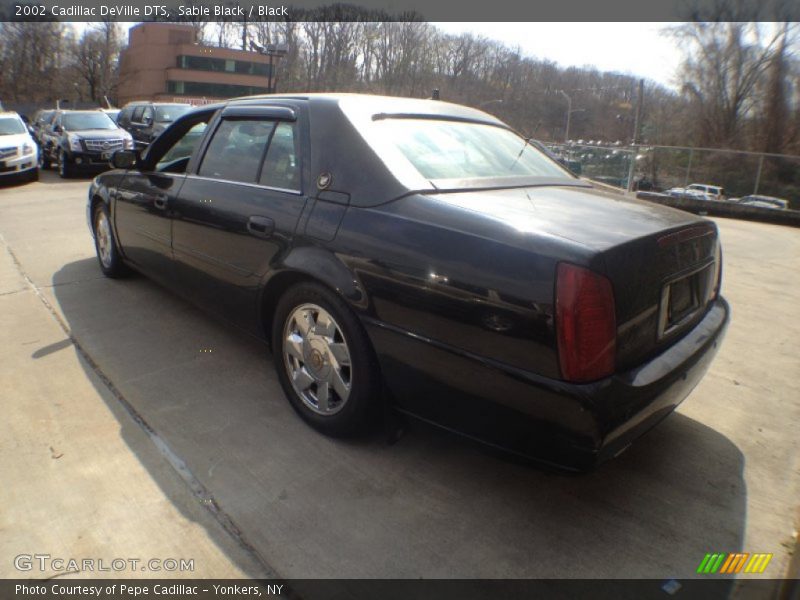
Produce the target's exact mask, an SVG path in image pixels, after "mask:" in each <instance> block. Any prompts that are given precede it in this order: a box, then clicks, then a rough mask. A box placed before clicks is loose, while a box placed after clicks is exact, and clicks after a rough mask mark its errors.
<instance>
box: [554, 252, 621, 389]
mask: <svg viewBox="0 0 800 600" xmlns="http://www.w3.org/2000/svg"><path fill="white" fill-rule="evenodd" d="M556 337H557V341H558V359H559V364H560V366H561V376H562V377H563V378H564V379H566V380H568V381H594V380H596V379H602V378H603V377H606V376H608V375H611V374H612V373H613V372H614V355H615V352H616V339H617V320H616V317H615V311H614V292H613V290H612V288H611V282H610V281H609V280H608V279H606V278H605V277H603V276H602V275H598V274H597V273H593V272H592V271H590V270H588V269H584V268H583V267H578V266H576V265H571V264H569V263H559V265H558V273H557V278H556Z"/></svg>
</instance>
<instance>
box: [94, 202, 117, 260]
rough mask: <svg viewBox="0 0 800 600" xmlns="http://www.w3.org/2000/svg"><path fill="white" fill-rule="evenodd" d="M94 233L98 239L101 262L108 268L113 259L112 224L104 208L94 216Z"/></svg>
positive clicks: (98, 252)
mask: <svg viewBox="0 0 800 600" xmlns="http://www.w3.org/2000/svg"><path fill="white" fill-rule="evenodd" d="M94 235H95V239H96V240H97V255H98V256H99V257H100V262H101V263H103V266H104V267H105V268H106V269H110V268H111V261H112V259H113V256H112V241H111V225H110V224H109V222H108V217H107V216H106V213H105V211H103V210H98V211H97V216H95V218H94Z"/></svg>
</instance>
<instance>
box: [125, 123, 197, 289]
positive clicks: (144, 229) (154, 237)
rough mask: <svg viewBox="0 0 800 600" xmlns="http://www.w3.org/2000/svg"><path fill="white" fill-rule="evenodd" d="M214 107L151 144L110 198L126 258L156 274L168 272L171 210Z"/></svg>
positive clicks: (170, 267)
mask: <svg viewBox="0 0 800 600" xmlns="http://www.w3.org/2000/svg"><path fill="white" fill-rule="evenodd" d="M212 114H213V113H212V112H209V113H207V114H206V113H204V114H199V115H197V116H195V117H194V118H193V119H187V120H183V121H182V122H179V123H176V125H175V126H174V127H172V128H170V129H169V130H168V131H167V132H165V134H164V135H165V137H164V139H160V140H159V143H158V145H157V146H154V147H152V148H150V150H151V151H149V152H148V153H147V154H146V155H145V156H144V158H143V160H142V164H141V168H140V169H131V170H129V171H128V172H127V173H126V174H125V179H124V180H123V182H122V185H121V186H120V187H119V189H118V190H117V195H116V201H115V203H114V222H115V224H116V233H117V239H118V240H119V242H120V247H121V248H122V252H123V254H124V255H125V258H126V259H127V260H129V261H130V262H132V263H133V264H134V265H135V266H136V267H137V268H139V269H141V270H143V271H145V272H147V273H149V274H150V275H152V276H154V277H156V278H159V277H160V278H162V279H164V278H170V277H171V276H172V220H171V216H172V214H171V213H172V210H173V205H174V202H175V200H176V198H177V196H178V192H179V191H180V189H181V186H182V185H183V183H184V180H185V179H186V173H185V171H186V166H187V164H188V162H189V158H190V156H191V155H192V152H193V150H194V148H195V147H196V146H197V145H198V142H199V141H200V139H201V138H202V136H203V133H204V130H205V127H206V123H207V122H208V120H209V119H210V117H211V115H212Z"/></svg>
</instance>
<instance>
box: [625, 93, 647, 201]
mask: <svg viewBox="0 0 800 600" xmlns="http://www.w3.org/2000/svg"><path fill="white" fill-rule="evenodd" d="M643 104H644V79H640V80H639V93H638V94H637V95H636V117H635V119H634V121H633V139H632V140H631V158H630V161H629V164H628V187H627V190H628V191H629V192H631V191H633V176H634V174H635V171H636V156H637V155H638V154H639V134H640V129H641V126H642V105H643Z"/></svg>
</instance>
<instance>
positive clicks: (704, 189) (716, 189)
mask: <svg viewBox="0 0 800 600" xmlns="http://www.w3.org/2000/svg"><path fill="white" fill-rule="evenodd" d="M686 192H687V194H698V195H702V196H706V197H710V198H711V199H712V200H725V190H724V189H723V188H721V187H720V186H718V185H708V184H705V183H692V184H689V185H688V186H686Z"/></svg>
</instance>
